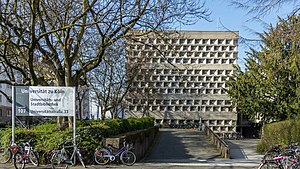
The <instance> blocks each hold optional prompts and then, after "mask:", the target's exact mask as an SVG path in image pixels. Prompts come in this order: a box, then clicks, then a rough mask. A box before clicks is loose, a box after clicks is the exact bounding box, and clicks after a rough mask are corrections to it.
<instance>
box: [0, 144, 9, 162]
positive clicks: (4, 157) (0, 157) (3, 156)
mask: <svg viewBox="0 0 300 169" xmlns="http://www.w3.org/2000/svg"><path fill="white" fill-rule="evenodd" d="M11 157H12V151H11V149H10V148H4V147H1V148H0V163H1V164H4V163H7V162H8V161H9V160H10V159H11Z"/></svg>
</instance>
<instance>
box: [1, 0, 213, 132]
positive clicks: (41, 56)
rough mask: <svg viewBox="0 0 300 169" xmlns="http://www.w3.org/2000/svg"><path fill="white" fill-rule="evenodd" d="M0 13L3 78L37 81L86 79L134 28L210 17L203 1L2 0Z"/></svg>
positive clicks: (15, 82) (13, 81)
mask: <svg viewBox="0 0 300 169" xmlns="http://www.w3.org/2000/svg"><path fill="white" fill-rule="evenodd" d="M0 13H1V15H0V62H1V64H2V65H3V67H5V72H3V73H5V74H6V75H7V77H8V78H7V79H4V80H3V79H2V80H0V83H6V84H11V85H33V86H34V85H57V86H78V85H80V84H82V85H83V84H85V83H86V79H85V76H86V73H88V72H90V71H91V70H93V69H95V68H96V67H97V66H98V65H99V64H100V63H101V62H102V61H103V59H104V58H103V57H104V56H105V53H106V50H107V49H108V48H109V47H110V46H111V45H112V44H114V43H115V42H117V41H119V40H120V39H122V38H125V37H130V36H132V34H131V33H129V31H130V30H133V29H140V30H145V31H143V34H147V33H149V32H153V31H156V30H164V29H169V28H171V26H173V24H174V23H176V22H180V23H182V24H193V23H195V22H197V21H198V20H199V19H206V20H208V19H209V18H208V17H209V12H208V10H207V9H205V8H204V3H202V2H199V0H191V1H185V0H160V1H150V0H134V1H129V0H64V1H61V0H51V1H45V0H1V1H0ZM17 77H18V78H17ZM70 121H71V118H69V122H70ZM63 123H64V120H63V118H58V125H59V126H62V124H63ZM71 124H72V123H69V126H70V125H71Z"/></svg>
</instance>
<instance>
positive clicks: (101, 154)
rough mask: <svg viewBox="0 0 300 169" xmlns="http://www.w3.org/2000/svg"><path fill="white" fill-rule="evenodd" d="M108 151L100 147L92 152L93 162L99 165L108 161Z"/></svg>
mask: <svg viewBox="0 0 300 169" xmlns="http://www.w3.org/2000/svg"><path fill="white" fill-rule="evenodd" d="M109 155H110V153H109V151H108V150H106V149H104V148H101V149H100V150H96V152H95V153H94V158H95V162H96V163H97V164H100V165H105V164H107V163H108V162H109Z"/></svg>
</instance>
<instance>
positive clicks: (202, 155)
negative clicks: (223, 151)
mask: <svg viewBox="0 0 300 169" xmlns="http://www.w3.org/2000/svg"><path fill="white" fill-rule="evenodd" d="M219 155H220V153H219V152H218V150H217V149H216V148H215V146H214V145H212V144H211V143H210V142H209V141H208V140H207V139H206V136H205V135H204V133H203V132H199V131H198V130H192V129H160V131H159V135H158V138H157V140H156V143H155V144H154V146H153V148H152V151H151V152H150V153H149V154H148V155H147V156H146V158H145V159H144V161H143V162H146V163H148V162H185V163H191V162H199V161H207V160H211V159H218V158H221V157H220V156H219Z"/></svg>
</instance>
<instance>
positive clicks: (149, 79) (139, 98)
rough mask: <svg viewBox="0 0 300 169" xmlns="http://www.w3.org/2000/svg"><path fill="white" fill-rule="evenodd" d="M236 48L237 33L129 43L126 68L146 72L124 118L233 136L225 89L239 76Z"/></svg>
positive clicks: (129, 99) (137, 83) (191, 34)
mask: <svg viewBox="0 0 300 169" xmlns="http://www.w3.org/2000/svg"><path fill="white" fill-rule="evenodd" d="M237 48H238V32H225V31H217V32H214V31H182V32H180V36H172V38H166V39H164V40H162V39H160V38H155V37H154V36H153V37H137V38H135V39H132V40H127V65H133V64H135V63H138V62H141V63H142V64H141V65H142V66H141V68H140V69H139V70H138V71H136V72H135V73H136V76H135V78H134V81H133V83H132V86H131V90H130V91H129V94H128V95H127V98H126V100H127V103H128V104H127V105H128V106H127V109H126V115H127V116H138V117H140V116H142V115H145V113H148V114H149V115H150V116H154V117H155V118H156V121H157V122H159V123H173V122H175V123H180V122H186V121H192V122H194V123H199V122H200V123H205V124H206V125H208V126H209V127H210V128H211V129H212V130H213V131H214V132H216V133H229V132H235V130H236V122H237V115H236V110H235V109H233V110H230V107H231V105H230V101H229V97H228V95H227V94H226V92H225V90H224V89H225V88H227V86H226V84H225V81H226V80H227V79H228V76H229V75H232V74H234V73H235V68H234V65H236V64H237V54H238V52H237V51H238V49H237ZM134 93H135V94H134Z"/></svg>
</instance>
